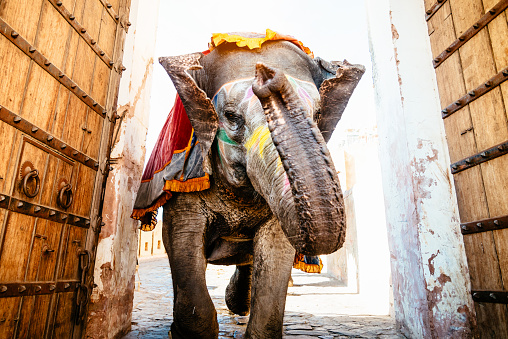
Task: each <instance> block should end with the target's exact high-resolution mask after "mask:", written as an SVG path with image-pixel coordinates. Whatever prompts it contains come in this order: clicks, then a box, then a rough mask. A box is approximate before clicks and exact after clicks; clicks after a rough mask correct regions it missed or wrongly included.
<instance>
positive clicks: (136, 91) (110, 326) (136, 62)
mask: <svg viewBox="0 0 508 339" xmlns="http://www.w3.org/2000/svg"><path fill="white" fill-rule="evenodd" d="M158 8H159V0H143V1H141V0H132V1H131V10H130V18H129V20H130V22H131V24H132V25H131V27H130V28H129V32H128V35H127V38H126V41H125V47H124V49H125V52H124V59H123V62H122V63H123V65H124V66H125V67H126V68H127V70H126V71H124V72H123V75H122V79H121V83H120V91H119V97H118V107H117V113H118V114H119V115H120V116H121V117H122V118H121V119H119V120H117V126H116V127H115V128H116V130H115V139H114V148H113V151H112V154H111V161H112V165H113V170H112V171H111V172H110V175H109V177H108V182H107V186H106V193H105V197H104V211H103V221H104V222H105V226H104V227H103V228H102V231H101V234H100V240H99V244H98V248H97V255H96V265H95V272H94V281H95V284H97V286H96V287H95V288H94V290H93V292H92V298H91V301H90V308H89V317H88V326H87V334H86V335H87V337H89V338H96V339H97V338H117V337H121V336H122V335H123V334H124V333H126V332H127V331H129V330H130V326H131V313H132V300H133V297H134V274H135V270H136V258H137V250H138V229H137V228H138V222H137V221H135V220H133V219H131V218H130V214H131V211H132V206H133V204H134V199H135V193H136V192H137V189H138V186H139V182H140V179H141V175H142V170H143V164H144V160H145V146H144V145H145V143H146V133H147V129H148V115H149V104H150V100H149V99H150V89H151V79H152V70H153V56H154V51H155V40H156V32H157V21H158Z"/></svg>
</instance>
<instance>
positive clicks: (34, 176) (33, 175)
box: [23, 169, 41, 198]
mask: <svg viewBox="0 0 508 339" xmlns="http://www.w3.org/2000/svg"><path fill="white" fill-rule="evenodd" d="M32 180H33V181H34V182H35V189H33V190H30V188H29V186H28V184H29V183H30V181H32ZM40 186H41V179H40V178H39V171H38V170H36V169H34V170H31V171H30V172H28V173H27V174H26V175H25V176H24V177H23V193H25V195H26V196H27V197H29V198H35V196H36V195H37V194H39V189H40Z"/></svg>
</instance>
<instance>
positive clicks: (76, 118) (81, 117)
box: [62, 96, 89, 150]
mask: <svg viewBox="0 0 508 339" xmlns="http://www.w3.org/2000/svg"><path fill="white" fill-rule="evenodd" d="M88 109H89V108H88V107H87V106H86V105H85V104H83V102H81V100H79V99H78V98H76V97H75V96H71V98H70V101H69V107H68V109H67V115H66V118H65V125H64V126H63V128H64V131H63V135H62V140H63V141H65V142H66V143H68V144H69V145H70V146H72V147H74V148H76V149H78V150H81V145H82V142H83V135H84V133H85V131H84V130H83V127H84V126H85V119H86V112H87V111H88Z"/></svg>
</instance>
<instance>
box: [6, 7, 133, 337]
mask: <svg viewBox="0 0 508 339" xmlns="http://www.w3.org/2000/svg"><path fill="white" fill-rule="evenodd" d="M108 1H110V3H108V2H106V1H105V0H62V1H58V0H0V33H1V34H0V146H1V147H0V338H81V337H82V336H83V334H84V333H83V332H84V330H83V329H84V322H85V318H86V307H87V301H88V298H89V295H90V292H91V288H92V285H93V275H92V274H91V273H93V262H94V255H95V247H96V242H97V238H98V233H99V232H100V227H101V224H102V223H101V218H100V214H101V209H102V201H101V200H102V199H101V195H102V192H103V186H104V185H105V178H106V176H107V173H108V171H109V163H108V154H109V148H110V144H111V135H112V134H113V133H112V131H113V128H114V122H115V119H116V113H115V111H114V107H115V106H116V97H117V91H118V85H119V79H120V76H121V72H122V70H123V67H122V66H121V58H122V45H123V41H124V37H125V33H126V30H127V27H128V14H129V4H130V0H108Z"/></svg>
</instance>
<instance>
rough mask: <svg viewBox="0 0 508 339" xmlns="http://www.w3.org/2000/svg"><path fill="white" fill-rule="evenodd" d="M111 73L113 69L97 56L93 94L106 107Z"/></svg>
mask: <svg viewBox="0 0 508 339" xmlns="http://www.w3.org/2000/svg"><path fill="white" fill-rule="evenodd" d="M110 74H111V70H110V69H109V68H108V67H107V66H106V64H104V63H103V62H101V61H100V60H99V59H98V58H97V62H96V63H95V72H94V79H93V86H92V94H91V95H92V96H93V97H94V98H95V100H97V102H98V103H99V104H100V105H101V106H103V107H106V97H107V95H108V86H109V79H110Z"/></svg>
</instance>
